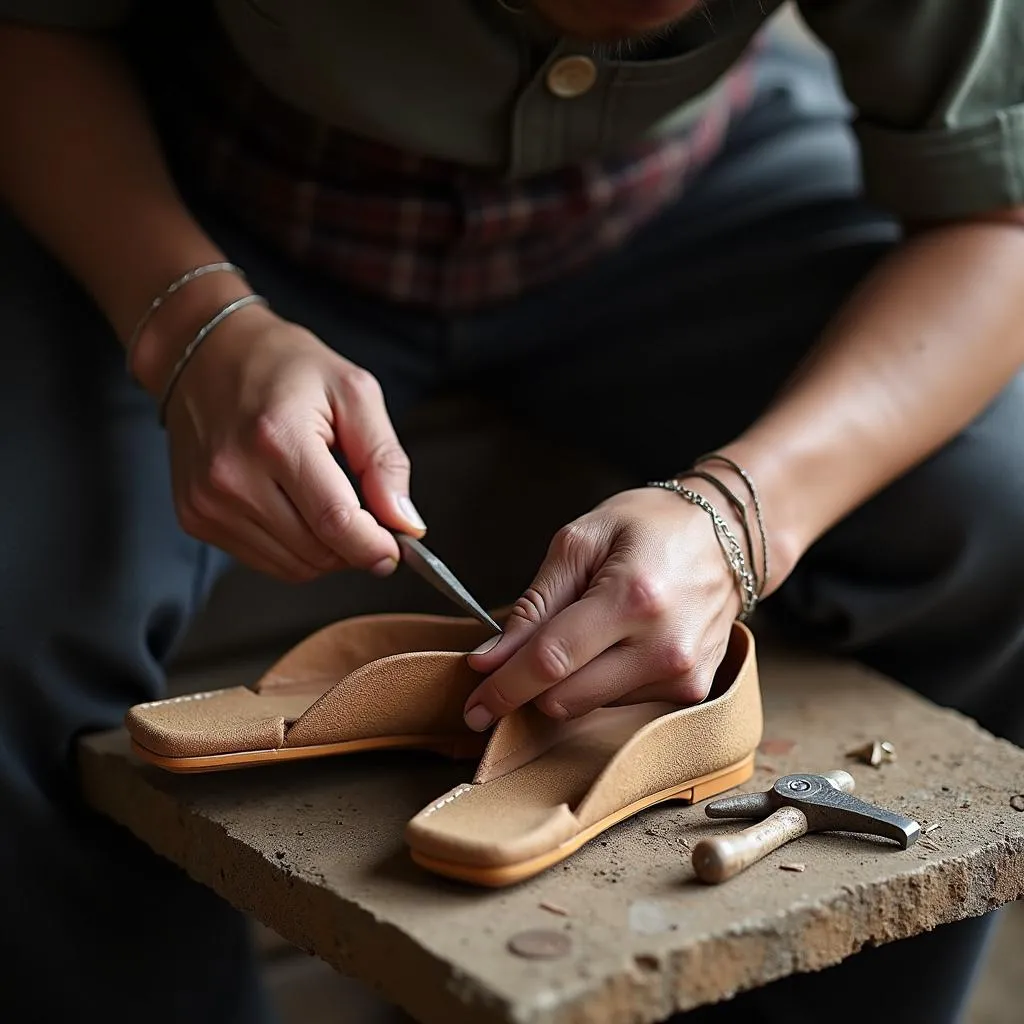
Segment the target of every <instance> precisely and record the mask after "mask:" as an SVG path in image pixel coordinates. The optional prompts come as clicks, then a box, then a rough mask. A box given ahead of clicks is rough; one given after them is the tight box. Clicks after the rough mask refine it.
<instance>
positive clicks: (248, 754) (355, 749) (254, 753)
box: [131, 736, 484, 774]
mask: <svg viewBox="0 0 1024 1024" xmlns="http://www.w3.org/2000/svg"><path fill="white" fill-rule="evenodd" d="M131 748H132V753H133V754H135V756H136V757H138V758H139V759H140V760H142V761H145V762H146V763H147V764H153V765H156V766H157V767H158V768H163V769H164V770H165V771H169V772H176V773H178V774H189V773H193V772H224V771H232V770H234V769H238V768H249V767H252V766H254V765H265V764H279V763H282V762H285V761H307V760H310V759H312V758H318V757H330V756H332V755H335V754H359V753H365V752H367V751H373V750H422V751H427V752H430V753H434V754H441V755H443V756H445V757H450V758H453V759H454V760H462V759H468V758H473V757H480V756H481V755H482V754H483V750H484V742H483V741H482V740H480V739H477V738H476V737H472V736H377V737H374V738H373V739H365V740H345V741H343V742H341V743H320V744H317V745H315V746H309V747H281V748H280V749H277V750H244V751H240V752H239V753H235V754H210V755H207V756H203V757H168V756H166V755H164V754H155V753H154V752H153V751H152V750H147V749H146V748H145V747H144V746H142V745H141V744H140V743H137V742H136V741H135V740H134V739H133V740H132V741H131Z"/></svg>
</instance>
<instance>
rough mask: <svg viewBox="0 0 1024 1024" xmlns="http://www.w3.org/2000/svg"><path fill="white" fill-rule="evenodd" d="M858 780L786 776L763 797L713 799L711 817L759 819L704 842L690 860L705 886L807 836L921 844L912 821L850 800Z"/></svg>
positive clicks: (837, 774) (836, 775)
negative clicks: (853, 835)
mask: <svg viewBox="0 0 1024 1024" xmlns="http://www.w3.org/2000/svg"><path fill="white" fill-rule="evenodd" d="M853 788H854V780H853V776H852V775H851V774H850V773H849V772H845V771H843V770H842V769H835V770H834V771H829V772H823V773H822V774H821V775H812V774H799V775H784V776H783V777H782V778H781V779H778V780H777V781H776V782H775V784H774V785H773V786H772V788H771V789H769V790H767V791H766V792H764V793H741V794H738V795H737V796H728V797H724V798H723V799H721V800H713V801H712V802H711V803H709V804H708V805H707V807H705V808H704V811H705V813H706V814H707V816H708V817H709V818H755V819H759V820H758V823H757V824H756V825H751V826H750V827H749V828H746V829H744V830H743V831H742V832H738V833H736V834H735V835H728V836H713V837H712V838H710V839H702V840H701V841H700V842H699V843H697V844H696V845H695V846H694V848H693V854H692V856H691V860H692V862H693V869H694V871H695V872H696V874H697V877H698V878H699V879H700V880H701V881H702V882H724V881H725V880H726V879H727V878H732V876H733V875H735V874H738V873H739V872H740V871H743V870H744V868H748V867H750V865H751V864H755V863H756V862H757V861H759V860H761V858H762V857H764V856H766V855H767V854H769V853H771V851H772V850H777V849H778V848H779V847H780V846H782V845H784V844H785V843H788V842H789V841H790V840H791V839H796V838H798V837H799V836H802V835H804V834H805V833H807V832H862V833H866V834H868V835H873V836H883V837H884V838H886V839H894V840H895V841H896V842H897V843H899V845H900V847H901V848H902V849H904V850H905V849H907V847H908V846H911V845H912V844H913V843H914V842H916V841H917V838H918V836H919V835H920V834H921V826H920V825H919V824H918V823H917V822H916V821H914V820H913V819H912V818H905V817H904V816H903V815H902V814H896V813H894V812H893V811H887V810H885V809H884V808H882V807H875V806H874V805H873V804H869V803H865V802H864V801H863V800H858V799H857V798H856V797H853V796H850V795H849V794H850V793H851V792H852V790H853Z"/></svg>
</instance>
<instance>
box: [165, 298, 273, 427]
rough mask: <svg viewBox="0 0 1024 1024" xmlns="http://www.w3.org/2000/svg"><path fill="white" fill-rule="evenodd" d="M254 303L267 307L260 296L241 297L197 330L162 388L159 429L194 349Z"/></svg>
mask: <svg viewBox="0 0 1024 1024" xmlns="http://www.w3.org/2000/svg"><path fill="white" fill-rule="evenodd" d="M255 303H259V304H260V305H261V306H266V305H268V303H267V300H266V299H265V298H263V296H262V295H243V296H242V297H241V298H240V299H235V301H234V302H229V303H228V304H227V305H226V306H224V307H222V308H221V309H219V310H218V311H217V312H216V313H214V315H213V316H212V317H211V318H210V319H209V320H207V322H206V323H205V324H203V326H202V327H200V328H199V330H198V332H197V333H196V336H195V337H194V338H193V339H192V340H191V341H190V342H189V343H188V344H187V345H186V346H185V351H184V352H182V353H181V356H180V357H179V359H178V361H177V362H176V363H175V364H174V369H172V370H171V375H170V377H168V379H167V384H166V385H165V387H164V393H163V394H162V395H161V396H160V406H159V417H160V426H161V427H163V426H166V425H167V404H168V402H170V400H171V394H172V393H173V392H174V385H175V384H177V383H178V378H179V377H180V376H181V373H182V371H183V370H184V369H185V367H186V366H188V362H189V360H190V359H191V358H192V357H193V356H194V355H195V353H196V349H198V348H199V346H200V345H201V344H202V343H203V342H204V341H205V340H206V338H207V336H208V335H209V333H210V332H211V331H212V330H213V329H214V328H215V327H216V326H217V325H218V324H220V323H221V322H222V321H224V320H227V318H228V317H229V316H231V314H232V313H236V312H237V311H238V310H240V309H244V308H245V307H246V306H251V305H253V304H255Z"/></svg>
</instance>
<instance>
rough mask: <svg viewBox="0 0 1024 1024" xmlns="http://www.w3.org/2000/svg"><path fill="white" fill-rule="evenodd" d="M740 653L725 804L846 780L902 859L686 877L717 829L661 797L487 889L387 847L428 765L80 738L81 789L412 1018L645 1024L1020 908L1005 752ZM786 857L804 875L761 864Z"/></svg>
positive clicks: (1008, 753)
mask: <svg viewBox="0 0 1024 1024" xmlns="http://www.w3.org/2000/svg"><path fill="white" fill-rule="evenodd" d="M760 662H761V675H762V687H763V693H764V702H765V715H766V727H765V740H764V743H763V744H762V752H761V754H760V755H759V764H758V769H757V772H756V774H755V776H754V778H753V780H751V782H750V783H749V784H748V785H747V786H745V787H743V788H744V789H765V788H767V786H768V785H770V784H771V782H773V781H774V779H775V778H776V777H778V776H779V775H783V774H786V773H788V772H793V771H825V770H827V769H829V768H834V767H845V768H847V769H848V770H850V771H851V772H852V774H853V775H854V777H855V779H856V783H857V795H859V796H860V797H862V798H863V799H866V800H869V801H872V802H874V803H878V804H881V805H884V806H888V807H891V808H892V809H894V810H898V811H901V812H903V813H905V814H908V815H910V816H911V817H914V818H916V819H917V820H918V821H919V822H921V823H922V825H928V824H938V825H939V826H940V827H939V828H937V829H935V830H932V831H930V832H929V833H928V835H927V836H925V837H924V838H922V839H921V840H920V841H919V842H918V843H917V844H916V845H915V846H913V847H911V849H910V850H908V851H900V850H898V849H897V848H896V847H895V846H893V845H891V844H888V843H885V842H884V841H880V840H872V839H868V838H864V837H860V836H850V835H840V834H821V835H814V836H807V837H804V838H802V839H800V840H797V841H796V842H794V843H791V844H790V845H788V846H786V847H783V848H782V849H781V850H779V851H776V852H775V853H774V854H771V855H770V856H769V857H768V858H767V859H765V860H764V861H762V862H760V863H758V864H756V865H755V866H753V867H752V868H750V869H748V870H747V871H746V872H744V873H743V874H741V875H739V876H737V877H736V878H734V879H732V880H730V881H728V882H726V883H724V884H722V885H720V886H704V885H701V884H700V883H698V882H696V881H695V880H694V879H693V875H692V870H691V868H690V865H689V848H690V847H692V845H693V844H694V843H695V842H696V841H697V840H698V839H699V838H701V837H702V836H705V835H709V834H712V833H714V832H716V831H722V830H731V829H733V828H735V827H738V826H737V825H734V824H731V823H727V822H715V823H712V822H710V821H709V820H708V819H707V818H706V816H705V815H704V814H703V809H702V808H701V807H700V806H698V807H694V808H684V807H680V806H679V805H670V806H666V807H663V808H656V809H653V810H651V811H649V812H647V813H645V814H643V815H642V816H640V817H638V818H636V819H634V820H633V821H631V822H626V823H623V824H622V825H619V826H617V827H616V828H614V829H613V830H611V831H609V832H607V833H605V834H604V835H603V836H601V837H600V838H599V839H597V840H594V841H593V842H591V843H590V844H589V845H588V846H586V847H584V848H583V850H581V851H580V852H579V853H577V854H576V855H575V856H573V857H572V858H571V859H570V860H569V861H567V862H566V863H564V864H563V865H560V866H557V867H555V868H553V869H551V870H549V871H548V872H546V873H545V874H544V875H542V876H540V877H538V878H536V879H534V880H531V881H529V882H526V883H523V884H522V885H520V886H518V887H515V888H513V889H508V890H502V891H497V892H492V891H480V890H475V889H472V888H470V887H467V886H462V885H459V884H457V883H449V882H445V881H441V880H439V879H436V878H434V877H433V876H431V875H429V874H427V873H426V872H424V871H422V870H420V869H419V868H417V867H416V866H415V865H414V864H412V862H411V861H410V860H409V858H408V856H407V853H406V849H405V847H404V845H403V842H402V828H403V825H404V823H405V821H406V820H407V819H408V818H409V817H410V816H411V815H412V814H413V813H414V812H415V811H417V810H418V809H419V808H420V807H422V806H423V805H424V804H426V803H428V802H429V801H430V800H431V799H432V798H433V797H435V796H436V795H437V794H439V793H441V792H443V791H445V790H446V789H448V788H449V787H451V786H452V785H454V784H456V783H458V782H460V781H464V780H466V779H467V777H468V776H469V775H470V774H471V769H470V768H469V767H468V766H466V765H458V764H451V763H448V762H444V761H441V760H439V759H437V758H435V757H433V756H429V755H417V754H409V753H400V754H388V755H382V754H368V755H358V756H354V757H347V758H339V759H334V760H325V761H322V762H308V763H305V764H292V765H277V766H272V767H261V768H254V769H249V770H245V771H236V772H226V773H218V774H211V775H205V776H173V775H170V774H168V773H165V772H162V771H160V770H159V769H156V768H151V767H148V766H144V765H142V764H140V763H139V762H138V761H137V760H135V759H134V758H133V757H132V756H131V754H130V752H129V748H128V743H127V738H126V736H125V734H124V733H123V732H122V731H114V732H111V733H105V734H99V735H95V736H92V737H88V738H86V739H85V740H84V741H83V743H82V747H81V770H82V778H83V784H84V787H85V792H86V794H87V797H88V799H89V800H90V801H91V803H92V804H93V805H94V806H95V807H96V808H97V809H98V810H100V811H101V812H103V813H106V814H107V815H109V816H110V817H112V818H113V819H115V820H117V821H119V822H121V823H122V824H123V825H125V826H127V827H128V828H129V829H131V830H132V831H133V832H134V833H135V834H136V835H138V836H139V837H140V838H141V839H142V840H143V841H145V842H146V843H148V844H149V845H150V846H152V847H153V848H154V849H155V850H157V851H158V852H160V853H161V854H163V855H165V856H166V857H168V858H170V859H171V860H173V861H175V862H176V863H178V864H179V865H181V866H182V867H184V868H185V869H186V870H187V871H188V872H189V873H190V874H191V875H192V876H193V877H195V878H196V879H198V880H199V881H200V882H203V883H205V884H207V885H209V886H211V887H212V888H213V889H215V890H216V891H217V892H219V893H220V894H221V895H223V896H224V897H225V898H226V899H228V900H230V901H231V902H232V903H234V904H235V905H236V906H238V907H240V908H241V909H243V910H246V911H248V912H250V913H252V914H253V915H254V916H255V917H256V918H257V919H259V920H260V921H262V922H263V923H265V924H266V925H267V926H269V927H270V928H272V929H274V930H275V931H277V932H278V933H279V934H281V935H282V936H284V937H285V938H286V939H288V940H289V941H291V942H293V943H294V944H295V945H297V946H299V947H301V948H303V949H306V950H308V951H309V952H311V953H313V954H315V955H317V956H320V957H322V958H323V959H324V960H326V961H327V962H328V963H330V964H332V965H333V966H335V967H336V968H337V969H338V970H340V971H342V972H344V973H346V974H349V975H351V976H354V977H357V978H359V979H361V980H362V981H364V982H367V983H368V984H370V985H371V986H373V987H374V988H376V989H377V990H378V991H379V992H380V993H381V994H382V995H383V996H384V997H385V998H386V999H388V1000H390V1001H391V1002H393V1003H395V1004H397V1005H399V1006H402V1007H403V1008H405V1009H406V1010H407V1011H408V1012H409V1013H410V1014H411V1015H412V1016H413V1017H415V1018H416V1019H417V1020H419V1021H422V1022H423V1024H491V1022H493V1024H584V1022H586V1024H627V1022H628V1024H646V1022H655V1021H662V1020H664V1019H665V1018H667V1017H668V1016H670V1015H671V1013H673V1012H674V1011H676V1010H680V1009H688V1008H691V1007H694V1006H698V1005H701V1004H704V1003H709V1002H715V1001H718V1000H721V999H726V998H729V997H730V996H731V995H733V994H735V993H736V992H738V991H741V990H744V989H747V988H751V987H755V986H759V985H762V984H765V983H767V982H770V981H772V980H775V979H777V978H781V977H783V976H785V975H788V974H791V973H794V972H797V971H809V970H816V969H820V968H822V967H826V966H829V965H831V964H834V963H837V962H839V961H840V960H842V959H843V958H844V957H846V956H848V955H849V954H851V953H853V952H855V951H856V950H858V949H860V948H862V947H864V946H865V945H868V944H880V943H884V942H890V941H893V940H898V939H902V938H905V937H908V936H912V935H915V934H918V933H920V932H922V931H926V930H928V929H931V928H933V927H935V926H936V925H939V924H941V923H944V922H948V921H954V920H959V919H961V918H964V917H969V916H973V915H977V914H981V913H984V912H985V911H987V910H989V909H991V908H994V907H996V906H998V905H1000V904H1002V903H1005V902H1008V901H1010V900H1014V899H1017V898H1019V897H1020V896H1022V895H1024V812H1020V811H1017V810H1015V809H1014V807H1013V805H1012V804H1011V799H1012V798H1013V797H1014V796H1015V795H1018V794H1021V793H1024V751H1022V750H1021V749H1019V748H1017V747H1015V746H1013V745H1011V744H1009V743H1006V742H1004V741H1001V740H998V739H996V738H994V737H992V736H991V735H990V734H988V733H986V732H984V731H983V730H981V729H980V728H978V727H977V726H976V725H975V724H974V723H973V722H971V721H970V720H968V719H966V718H964V717H963V716H961V715H958V714H956V713H954V712H951V711H947V710H943V709H939V708H937V707H935V706H933V705H931V704H929V703H928V702H926V701H924V700H922V699H921V698H919V697H917V696H916V695H915V694H913V693H911V692H909V691H908V690H906V689H904V688H902V687H900V686H898V685H897V684H895V683H893V682H891V681H889V680H887V679H884V678H882V677H880V676H878V675H876V674H874V673H871V672H869V671H867V670H865V669H863V668H861V667H859V666H856V665H853V664H847V663H837V662H832V661H826V660H822V659H819V658H817V657H813V656H808V655H803V654H796V653H791V652H782V651H775V650H772V651H767V650H765V649H762V651H761V656H760ZM876 739H878V740H889V741H890V742H892V743H893V744H894V746H895V749H896V752H897V755H898V756H897V760H896V761H895V762H894V763H889V764H883V765H881V766H879V767H876V768H873V767H870V766H868V765H864V764H860V763H859V762H857V761H855V760H851V759H850V758H849V757H847V756H846V755H847V753H848V752H849V751H850V750H852V749H853V748H855V747H856V746H858V745H859V744H862V743H865V742H867V741H871V740H876ZM1019 802H1020V801H1014V803H1019ZM793 862H800V863H803V864H804V865H805V870H804V871H802V872H799V873H797V872H790V871H784V870H781V869H780V865H782V864H787V863H793ZM545 905H547V907H554V908H560V909H562V910H564V911H565V914H564V915H563V914H559V913H556V912H553V911H552V910H551V909H547V907H546V906H545ZM534 928H543V929H554V930H556V931H559V932H564V933H565V934H566V935H567V936H568V937H569V938H570V940H571V945H570V949H569V952H568V953H567V954H566V955H565V956H563V957H561V958H559V959H555V960H547V961H543V960H525V959H522V958H520V957H517V956H515V955H513V954H512V953H510V952H509V950H508V945H507V944H508V941H509V939H510V938H511V937H512V936H513V935H515V934H517V933H519V932H521V931H523V930H525V929H534Z"/></svg>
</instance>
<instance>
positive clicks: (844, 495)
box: [723, 217, 1024, 589]
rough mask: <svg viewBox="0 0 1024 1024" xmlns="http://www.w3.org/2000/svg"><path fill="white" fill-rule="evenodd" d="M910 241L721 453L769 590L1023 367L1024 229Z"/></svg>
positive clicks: (970, 230) (987, 226) (962, 230)
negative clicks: (729, 460) (741, 470)
mask: <svg viewBox="0 0 1024 1024" xmlns="http://www.w3.org/2000/svg"><path fill="white" fill-rule="evenodd" d="M1013 219H1014V218H1012V217H1008V218H1007V221H1009V222H999V221H994V222H991V223H972V224H960V225H954V226H949V227H943V228H941V229H937V230H935V231H933V232H930V233H928V234H924V235H921V236H919V237H916V238H915V239H913V240H912V241H909V242H907V243H906V244H905V245H903V246H902V247H901V248H900V249H899V250H897V252H896V253H894V254H893V256H891V257H890V258H889V259H888V260H887V261H886V262H885V263H884V264H883V265H882V266H880V267H879V268H878V270H877V271H876V272H875V273H874V275H873V276H872V277H871V278H870V279H869V280H868V281H867V282H866V283H865V285H864V286H863V287H862V288H861V289H860V290H859V291H858V293H857V294H856V295H855V296H854V297H853V298H852V300H851V301H850V302H849V303H848V305H847V306H846V308H845V309H844V310H843V311H842V312H841V314H840V316H839V317H838V318H837V319H836V321H835V322H834V323H833V324H832V326H831V328H830V329H829V331H828V332H827V335H826V336H825V337H824V338H823V339H822V341H821V344H820V345H819V346H818V347H817V348H816V349H815V351H814V352H813V353H812V355H811V357H810V358H809V359H808V361H807V362H806V363H805V364H804V365H803V366H802V367H801V368H800V370H799V372H798V373H797V374H796V375H795V376H794V378H793V379H792V381H791V382H790V384H789V385H788V386H787V387H786V388H785V389H784V391H783V392H782V394H780V396H779V397H778V399H777V400H776V401H775V402H774V404H773V405H772V406H771V407H770V408H769V409H768V410H767V412H766V413H765V414H764V415H763V416H762V417H760V419H759V420H758V421H757V422H755V423H754V424H753V425H752V426H751V427H750V429H749V430H747V431H746V432H745V433H744V434H743V435H742V436H741V437H739V438H738V439H736V440H735V441H734V442H733V443H732V444H730V445H728V446H726V447H725V448H724V449H723V450H724V451H725V452H727V453H728V454H730V455H731V456H732V457H733V458H734V459H736V461H737V462H739V463H740V464H741V465H744V466H746V467H747V468H748V469H749V471H750V473H751V475H752V476H753V478H754V479H755V481H756V482H757V483H758V484H759V488H760V490H761V496H762V502H763V505H764V508H765V514H766V521H767V529H768V534H769V540H770V542H771V546H772V548H773V549H774V551H775V554H776V557H775V565H776V568H777V569H778V570H779V571H778V572H775V573H773V575H774V579H773V580H772V582H771V585H770V588H769V589H773V588H774V587H775V586H778V585H779V584H780V583H781V582H782V579H783V578H784V576H785V575H786V574H787V573H788V572H789V571H790V570H791V569H792V568H793V566H794V565H795V564H796V562H797V561H798V560H799V559H800V558H801V557H802V556H803V554H804V553H805V552H806V551H807V549H808V548H809V547H810V546H811V545H812V544H813V543H814V542H815V541H816V540H817V539H818V538H819V537H820V536H821V535H822V534H823V533H825V532H826V531H827V530H828V529H829V528H830V527H831V526H833V525H834V524H835V523H837V522H838V521H839V520H840V519H842V518H843V517H845V516H846V515H847V514H848V513H850V512H851V511H853V510H854V509H855V508H856V507H858V506H859V505H861V504H863V503H864V502H865V501H866V500H868V498H870V497H871V496H872V495H873V494H875V493H876V492H877V491H879V490H881V489H882V488H884V487H885V486H886V485H887V484H889V483H891V482H892V481H893V480H894V479H896V478H897V477H899V476H901V475H902V474H903V473H905V472H906V471H907V470H909V469H910V468H912V467H913V466H914V465H916V464H917V463H918V462H920V461H922V460H924V459H925V458H926V457H927V456H928V455H930V454H931V453H932V452H934V451H935V450H936V449H938V448H939V447H941V446H942V445H943V444H944V443H945V442H947V441H948V440H950V439H951V438H952V437H953V436H954V435H955V434H956V433H958V432H959V431H960V430H961V429H962V428H963V427H965V426H966V425H967V424H968V423H969V422H970V421H971V420H972V419H973V418H974V417H975V416H977V414H978V413H979V412H981V411H982V409H984V408H985V406H986V405H987V404H988V403H989V402H990V401H991V400H992V399H993V398H994V397H995V396H996V395H997V394H998V392H999V391H1000V390H1001V389H1002V388H1003V386H1004V385H1005V384H1006V383H1007V382H1008V381H1009V380H1010V378H1011V377H1012V376H1013V374H1014V373H1015V372H1016V371H1017V370H1018V368H1019V367H1020V366H1021V364H1022V362H1024V326H1022V325H1024V230H1022V228H1021V226H1020V225H1019V223H1016V224H1015V223H1013V222H1012V221H1013Z"/></svg>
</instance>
